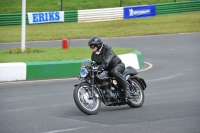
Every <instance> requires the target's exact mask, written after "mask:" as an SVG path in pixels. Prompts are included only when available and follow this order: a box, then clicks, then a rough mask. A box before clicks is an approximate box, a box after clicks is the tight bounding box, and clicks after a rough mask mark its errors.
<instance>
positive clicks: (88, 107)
mask: <svg viewBox="0 0 200 133" xmlns="http://www.w3.org/2000/svg"><path fill="white" fill-rule="evenodd" d="M90 95H91V91H90V85H89V84H87V83H83V84H81V85H79V86H77V87H75V89H74V94H73V96H74V101H75V103H76V105H77V107H78V108H79V109H80V110H81V111H82V112H83V113H85V114H87V115H93V114H97V113H98V111H99V109H100V107H101V100H100V98H99V95H98V92H97V91H96V89H94V91H93V98H90Z"/></svg>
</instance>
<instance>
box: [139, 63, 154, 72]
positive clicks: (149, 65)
mask: <svg viewBox="0 0 200 133" xmlns="http://www.w3.org/2000/svg"><path fill="white" fill-rule="evenodd" d="M144 63H145V64H147V65H148V67H147V68H145V69H141V70H138V72H142V71H146V70H149V69H151V68H152V67H153V65H152V64H151V63H149V62H144Z"/></svg>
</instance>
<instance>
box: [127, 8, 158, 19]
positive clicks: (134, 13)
mask: <svg viewBox="0 0 200 133" xmlns="http://www.w3.org/2000/svg"><path fill="white" fill-rule="evenodd" d="M155 15H156V6H155V5H142V6H129V7H124V19H130V18H143V17H152V16H155Z"/></svg>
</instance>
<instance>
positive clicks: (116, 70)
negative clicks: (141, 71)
mask: <svg viewBox="0 0 200 133" xmlns="http://www.w3.org/2000/svg"><path fill="white" fill-rule="evenodd" d="M124 70H125V65H124V63H120V64H117V65H116V66H114V67H113V68H112V69H111V70H110V74H111V75H112V76H113V77H115V79H116V80H117V82H118V83H119V84H120V85H121V86H122V88H123V89H126V88H127V84H126V80H125V77H124V76H123V75H122V73H123V72H124Z"/></svg>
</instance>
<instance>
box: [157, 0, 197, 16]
mask: <svg viewBox="0 0 200 133" xmlns="http://www.w3.org/2000/svg"><path fill="white" fill-rule="evenodd" d="M191 11H200V1H199V0H198V1H189V2H175V3H166V4H157V5H156V15H163V14H172V13H181V12H191Z"/></svg>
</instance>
